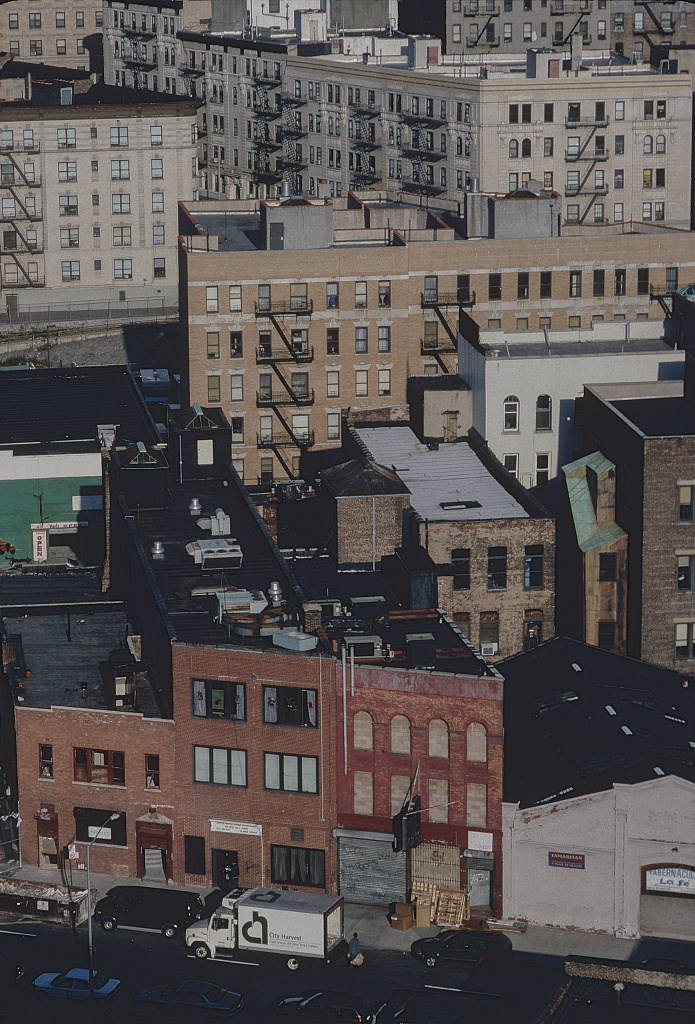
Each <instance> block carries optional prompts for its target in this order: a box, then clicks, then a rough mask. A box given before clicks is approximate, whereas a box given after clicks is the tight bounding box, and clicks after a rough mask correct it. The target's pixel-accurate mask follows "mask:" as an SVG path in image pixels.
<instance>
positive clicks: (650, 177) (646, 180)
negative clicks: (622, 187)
mask: <svg viewBox="0 0 695 1024" xmlns="http://www.w3.org/2000/svg"><path fill="white" fill-rule="evenodd" d="M653 183H654V172H653V171H652V169H651V167H644V168H643V169H642V188H651V187H652V185H653Z"/></svg>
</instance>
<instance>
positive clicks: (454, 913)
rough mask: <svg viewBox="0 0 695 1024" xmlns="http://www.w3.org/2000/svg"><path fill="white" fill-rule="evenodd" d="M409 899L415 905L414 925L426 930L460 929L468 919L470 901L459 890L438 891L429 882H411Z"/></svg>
mask: <svg viewBox="0 0 695 1024" xmlns="http://www.w3.org/2000/svg"><path fill="white" fill-rule="evenodd" d="M411 899H412V900H413V902H414V904H415V925H416V927H417V928H427V927H428V926H429V925H430V924H436V925H437V926H439V927H442V928H444V927H446V928H461V927H463V925H464V924H465V922H466V921H468V919H469V917H470V900H469V898H468V896H467V894H466V893H465V892H461V891H460V890H459V889H439V888H437V886H436V885H433V884H432V883H430V882H413V885H412V889H411Z"/></svg>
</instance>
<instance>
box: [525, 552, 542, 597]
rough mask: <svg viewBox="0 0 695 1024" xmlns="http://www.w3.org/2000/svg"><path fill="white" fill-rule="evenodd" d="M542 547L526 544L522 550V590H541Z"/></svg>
mask: <svg viewBox="0 0 695 1024" xmlns="http://www.w3.org/2000/svg"><path fill="white" fill-rule="evenodd" d="M543 583H544V580H543V545H542V544H527V545H526V547H525V548H524V589H525V590H542V589H543Z"/></svg>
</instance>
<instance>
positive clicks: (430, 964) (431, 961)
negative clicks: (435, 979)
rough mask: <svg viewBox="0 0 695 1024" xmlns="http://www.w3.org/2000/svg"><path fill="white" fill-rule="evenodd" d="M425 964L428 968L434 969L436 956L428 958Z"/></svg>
mask: <svg viewBox="0 0 695 1024" xmlns="http://www.w3.org/2000/svg"><path fill="white" fill-rule="evenodd" d="M425 963H426V964H427V966H428V967H436V966H437V957H436V956H428V957H426V959H425Z"/></svg>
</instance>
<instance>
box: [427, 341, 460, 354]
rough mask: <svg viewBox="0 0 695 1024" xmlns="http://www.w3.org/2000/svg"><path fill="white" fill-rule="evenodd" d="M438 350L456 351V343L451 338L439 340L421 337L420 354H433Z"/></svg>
mask: <svg viewBox="0 0 695 1024" xmlns="http://www.w3.org/2000/svg"><path fill="white" fill-rule="evenodd" d="M438 352H456V345H454V343H453V342H452V340H451V339H450V338H438V339H437V341H426V340H425V339H424V338H421V339H420V355H421V356H433V355H436V354H437V353H438Z"/></svg>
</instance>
